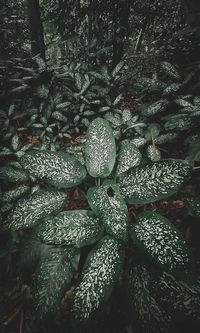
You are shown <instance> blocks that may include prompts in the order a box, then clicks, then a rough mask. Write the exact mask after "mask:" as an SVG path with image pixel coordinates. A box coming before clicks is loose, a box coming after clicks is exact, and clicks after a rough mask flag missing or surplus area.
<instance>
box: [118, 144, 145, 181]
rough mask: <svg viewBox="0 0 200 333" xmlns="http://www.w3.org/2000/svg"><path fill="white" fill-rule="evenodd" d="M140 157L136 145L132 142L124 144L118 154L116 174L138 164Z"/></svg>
mask: <svg viewBox="0 0 200 333" xmlns="http://www.w3.org/2000/svg"><path fill="white" fill-rule="evenodd" d="M141 159H142V155H141V153H140V151H139V149H138V148H137V147H136V146H134V145H133V144H132V143H127V144H125V145H124V146H123V147H122V148H121V149H120V151H119V154H118V159H117V169H116V174H117V175H119V174H121V173H122V172H124V171H126V170H128V169H130V168H131V167H134V166H135V165H138V164H139V163H140V160H141Z"/></svg>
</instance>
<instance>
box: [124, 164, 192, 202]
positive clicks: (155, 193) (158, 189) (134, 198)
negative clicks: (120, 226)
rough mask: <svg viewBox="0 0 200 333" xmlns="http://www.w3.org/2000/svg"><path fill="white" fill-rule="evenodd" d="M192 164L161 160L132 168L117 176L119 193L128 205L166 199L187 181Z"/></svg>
mask: <svg viewBox="0 0 200 333" xmlns="http://www.w3.org/2000/svg"><path fill="white" fill-rule="evenodd" d="M192 166H193V163H191V162H188V161H184V160H176V159H169V160H162V161H156V162H149V163H148V164H145V165H139V166H136V167H133V168H131V169H129V170H127V171H125V172H124V173H122V174H121V175H119V176H118V178H117V182H118V184H119V189H120V193H121V194H122V196H123V197H124V198H125V200H126V202H128V203H129V204H142V203H148V202H154V201H157V200H160V199H163V198H166V197H168V196H170V195H172V194H174V193H175V192H177V191H178V190H179V189H180V188H181V186H183V185H184V184H185V182H186V181H187V180H188V179H189V177H190V175H191V173H192Z"/></svg>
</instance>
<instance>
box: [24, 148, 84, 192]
mask: <svg viewBox="0 0 200 333" xmlns="http://www.w3.org/2000/svg"><path fill="white" fill-rule="evenodd" d="M20 163H21V165H22V167H23V168H24V169H25V170H26V171H27V172H28V173H29V174H30V176H33V177H36V178H38V179H42V180H43V181H45V182H46V183H48V184H50V185H54V186H56V187H58V188H69V187H72V186H75V185H78V184H80V183H81V182H82V180H83V179H84V178H85V176H86V170H85V168H84V167H83V166H82V165H81V163H80V162H79V161H78V160H77V159H76V158H74V157H73V156H71V155H69V154H67V153H63V152H52V151H47V150H45V151H36V150H33V151H31V152H28V153H26V154H24V155H23V156H22V157H21V159H20Z"/></svg>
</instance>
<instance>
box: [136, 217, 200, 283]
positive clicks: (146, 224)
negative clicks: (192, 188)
mask: <svg viewBox="0 0 200 333" xmlns="http://www.w3.org/2000/svg"><path fill="white" fill-rule="evenodd" d="M130 234H131V238H132V240H133V242H134V244H135V245H136V246H138V247H139V248H140V249H141V250H142V251H143V252H144V253H145V254H146V255H147V256H148V257H149V258H150V259H151V260H152V261H153V262H154V263H156V264H158V265H159V266H160V267H161V268H162V269H164V270H166V271H168V272H170V273H171V274H173V275H174V276H176V277H177V278H178V279H181V280H184V281H186V282H190V281H193V279H194V266H193V264H194V263H193V258H192V254H191V252H190V250H189V248H188V246H187V243H186V242H185V240H184V238H183V237H182V235H181V233H180V232H179V231H178V230H177V229H176V228H175V227H174V225H173V224H172V223H171V222H170V221H169V220H168V219H167V218H166V217H164V216H162V215H160V214H157V213H154V212H152V211H145V212H142V213H140V214H139V215H138V216H137V219H136V223H135V224H134V225H133V227H132V229H131V232H130Z"/></svg>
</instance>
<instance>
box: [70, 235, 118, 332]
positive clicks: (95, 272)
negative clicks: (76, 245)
mask: <svg viewBox="0 0 200 333" xmlns="http://www.w3.org/2000/svg"><path fill="white" fill-rule="evenodd" d="M123 262H124V248H123V246H122V244H121V243H120V242H118V241H117V240H115V239H113V238H111V237H110V236H106V237H104V238H103V239H102V240H101V241H100V242H99V243H98V244H97V245H96V247H95V248H94V249H93V250H92V251H91V252H90V254H89V256H88V258H87V260H86V262H85V265H84V267H83V270H82V273H81V276H80V279H79V281H78V284H77V285H76V287H75V290H74V292H73V295H72V302H71V315H72V321H73V324H74V326H79V325H84V324H87V323H88V322H89V321H91V320H92V319H93V318H95V317H96V314H97V313H98V312H99V311H100V310H101V309H102V308H103V306H104V304H105V303H106V302H107V300H108V299H109V297H110V295H111V292H112V290H113V287H114V285H115V283H116V281H117V280H118V278H119V275H120V274H121V271H122V265H123Z"/></svg>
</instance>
